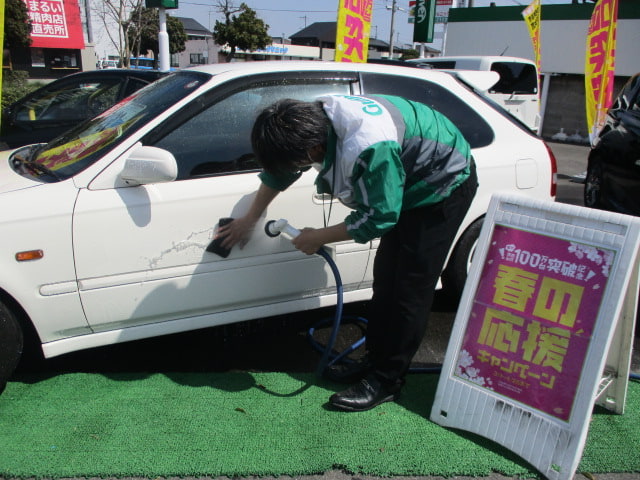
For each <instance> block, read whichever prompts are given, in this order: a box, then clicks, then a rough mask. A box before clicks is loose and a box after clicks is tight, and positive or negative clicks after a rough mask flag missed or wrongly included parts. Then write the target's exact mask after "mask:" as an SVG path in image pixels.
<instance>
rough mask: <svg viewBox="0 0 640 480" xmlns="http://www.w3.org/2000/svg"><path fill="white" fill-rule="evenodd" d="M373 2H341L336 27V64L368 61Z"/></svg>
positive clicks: (354, 0)
mask: <svg viewBox="0 0 640 480" xmlns="http://www.w3.org/2000/svg"><path fill="white" fill-rule="evenodd" d="M372 9H373V0H340V3H339V7H338V23H337V26H336V56H335V61H336V62H357V63H364V62H366V61H367V54H368V50H369V34H370V32H371V11H372Z"/></svg>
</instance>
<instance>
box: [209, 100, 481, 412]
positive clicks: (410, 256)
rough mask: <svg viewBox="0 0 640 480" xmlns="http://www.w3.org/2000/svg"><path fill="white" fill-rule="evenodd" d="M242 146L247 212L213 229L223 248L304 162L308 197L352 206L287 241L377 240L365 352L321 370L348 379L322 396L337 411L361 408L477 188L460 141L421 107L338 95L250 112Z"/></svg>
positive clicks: (379, 387)
mask: <svg viewBox="0 0 640 480" xmlns="http://www.w3.org/2000/svg"><path fill="white" fill-rule="evenodd" d="M251 141H252V146H253V150H254V153H255V155H256V157H257V160H258V162H259V163H260V164H261V166H262V167H263V169H264V171H263V172H262V173H261V174H260V178H261V181H262V184H261V186H260V188H259V189H258V192H257V194H256V196H255V198H254V200H253V202H252V204H251V206H250V208H249V211H248V212H247V213H246V214H245V215H244V216H242V217H240V218H237V219H236V220H235V221H234V222H232V223H231V224H229V225H227V226H225V227H222V228H220V230H219V236H220V237H225V238H224V240H223V242H222V243H223V245H224V246H225V247H231V246H233V245H234V244H236V243H240V244H241V245H242V244H243V243H246V241H247V240H248V238H249V236H250V233H251V231H252V229H253V227H254V225H255V223H256V222H257V221H258V220H259V218H260V217H261V215H262V213H263V212H264V211H265V209H266V208H267V206H268V205H269V204H270V203H271V201H272V200H273V199H274V198H275V197H276V196H277V195H278V194H279V193H280V192H282V191H284V190H286V189H287V188H288V187H289V186H290V185H291V184H292V183H293V182H295V181H296V180H297V179H298V178H299V177H300V175H301V174H302V172H303V171H304V170H307V169H308V168H310V167H311V166H315V167H316V168H317V169H318V170H319V174H318V178H317V180H316V186H317V189H318V193H326V194H330V195H332V196H333V197H335V198H338V199H339V200H340V201H341V202H342V203H344V204H345V205H347V206H348V207H350V208H352V209H353V211H352V212H351V213H350V214H349V215H348V216H347V217H346V218H345V219H344V221H343V222H341V223H338V224H335V225H331V226H328V227H325V228H318V229H304V230H303V231H302V233H301V234H300V235H299V236H298V237H296V238H295V239H294V240H293V244H294V245H295V247H296V248H297V249H299V250H301V251H302V252H304V253H306V254H309V255H310V254H314V253H315V252H317V251H318V249H320V248H321V247H322V246H323V245H325V244H328V243H333V242H338V241H343V240H351V239H352V240H355V241H356V242H359V243H365V242H368V241H371V240H373V239H375V238H380V244H379V247H378V251H377V254H376V258H375V263H374V281H373V297H372V300H371V306H372V309H371V314H370V315H369V323H368V327H367V339H366V347H367V352H368V353H367V355H366V356H365V359H364V360H363V361H362V362H359V363H357V364H355V365H353V366H350V367H339V366H335V367H332V371H331V372H329V373H330V376H331V378H333V379H334V380H342V381H344V382H348V383H351V382H353V383H354V385H353V386H351V387H350V388H348V389H346V390H344V391H342V392H339V393H336V394H334V395H332V396H331V398H330V399H329V401H330V403H331V404H332V405H333V406H334V407H336V408H338V409H341V410H346V411H364V410H369V409H371V408H373V407H375V406H377V405H379V404H381V403H383V402H387V401H392V400H395V399H396V398H397V397H398V395H399V392H400V389H401V387H402V385H403V384H404V377H405V375H406V373H407V371H408V369H409V366H410V363H411V360H412V358H413V356H414V354H415V352H416V351H417V349H418V347H419V346H420V343H421V340H422V337H423V336H424V333H425V330H426V326H427V320H428V316H429V313H430V310H431V304H432V301H433V295H434V291H435V288H436V285H437V281H438V278H439V276H440V273H441V271H442V268H443V265H444V262H445V260H446V257H447V254H448V252H449V250H450V248H451V245H452V243H453V241H454V238H455V235H456V232H457V230H458V228H459V226H460V224H461V223H462V221H463V219H464V217H465V215H466V212H467V210H468V208H469V206H470V204H471V201H472V199H473V197H474V195H475V192H476V189H477V177H476V172H475V165H474V163H473V159H472V157H471V152H470V147H469V144H468V143H467V141H466V140H465V139H464V137H463V136H462V134H461V133H460V131H459V130H458V129H457V128H456V127H455V126H454V125H453V124H452V123H451V122H450V121H449V120H448V119H447V118H446V117H444V116H443V115H442V114H440V113H438V112H436V111H434V110H433V109H431V108H429V107H428V106H426V105H424V104H421V103H417V102H412V101H409V100H406V99H403V98H400V97H393V96H375V97H374V96H372V97H358V96H348V95H335V96H326V97H321V98H320V99H318V101H316V102H302V101H297V100H281V101H279V102H276V103H275V104H273V105H272V106H270V107H268V108H266V109H265V110H264V111H262V112H261V113H260V115H259V116H258V118H257V120H256V122H255V124H254V127H253V131H252V138H251Z"/></svg>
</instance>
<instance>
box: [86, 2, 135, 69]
mask: <svg viewBox="0 0 640 480" xmlns="http://www.w3.org/2000/svg"><path fill="white" fill-rule="evenodd" d="M142 5H143V0H93V15H94V16H95V17H96V18H97V20H98V21H99V22H101V23H103V25H104V27H105V28H104V32H105V33H106V34H107V36H108V37H109V40H110V42H111V43H112V44H113V46H114V47H115V49H116V50H117V51H118V56H119V57H120V63H121V66H123V67H125V68H128V67H129V59H130V57H131V53H132V46H131V45H129V42H128V41H127V38H128V33H129V32H128V30H129V29H131V28H133V24H132V23H131V22H130V18H129V15H130V14H131V12H132V11H135V10H136V9H138V10H141V7H142Z"/></svg>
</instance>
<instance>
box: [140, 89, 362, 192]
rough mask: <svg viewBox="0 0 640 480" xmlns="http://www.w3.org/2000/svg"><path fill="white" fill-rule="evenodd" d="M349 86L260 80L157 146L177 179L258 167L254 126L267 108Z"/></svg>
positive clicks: (215, 104) (193, 118)
mask: <svg viewBox="0 0 640 480" xmlns="http://www.w3.org/2000/svg"><path fill="white" fill-rule="evenodd" d="M350 88H351V87H350V82H349V81H346V80H344V81H343V80H320V79H318V80H314V81H311V82H310V81H308V80H304V81H303V80H301V81H292V80H291V81H283V80H280V81H271V82H260V83H255V84H252V85H250V86H246V87H244V88H242V89H239V90H236V91H234V92H233V93H231V94H229V95H227V96H225V97H224V98H219V99H217V100H216V101H214V102H213V103H212V104H211V105H209V106H208V107H206V108H204V109H203V110H201V111H200V112H198V113H196V114H195V115H193V116H191V117H190V118H188V119H187V120H186V121H185V122H184V123H182V124H180V125H179V126H178V127H177V128H175V129H173V130H172V131H170V132H169V133H167V134H166V135H163V136H162V138H160V139H159V140H157V141H154V142H152V144H153V146H155V147H159V148H163V149H165V150H168V151H170V152H171V153H172V154H173V155H174V157H175V158H176V161H177V163H178V178H177V179H178V180H184V179H188V178H197V177H203V176H212V175H222V174H229V173H234V172H243V171H249V170H257V169H259V166H258V164H257V162H256V161H255V158H254V155H253V152H252V149H251V129H252V127H253V123H254V121H255V118H256V117H257V116H258V114H259V113H260V112H261V111H262V109H264V108H265V107H267V106H269V105H271V104H272V103H274V102H275V101H277V100H280V99H283V98H295V99H298V100H306V101H310V100H313V99H315V98H317V97H319V96H321V95H325V94H329V93H342V94H346V93H351V90H350Z"/></svg>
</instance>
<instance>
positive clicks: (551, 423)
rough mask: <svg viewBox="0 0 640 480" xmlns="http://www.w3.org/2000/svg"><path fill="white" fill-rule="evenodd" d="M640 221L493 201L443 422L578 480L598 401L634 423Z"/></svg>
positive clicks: (457, 330) (450, 365) (455, 336)
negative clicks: (628, 403) (629, 410)
mask: <svg viewBox="0 0 640 480" xmlns="http://www.w3.org/2000/svg"><path fill="white" fill-rule="evenodd" d="M639 239H640V219H637V218H635V217H630V216H626V215H619V214H615V213H610V212H603V211H599V210H592V209H587V208H583V207H576V206H573V205H566V204H560V203H553V202H541V201H534V200H531V199H528V198H524V197H519V196H513V195H496V196H494V197H493V198H492V201H491V205H490V208H489V212H488V214H487V217H486V219H485V221H484V225H483V228H482V232H481V234H480V238H479V241H478V246H477V248H476V252H475V254H474V260H473V265H472V267H471V270H470V272H469V278H468V280H467V283H466V285H465V290H464V293H463V298H462V301H461V303H460V306H459V309H458V313H457V316H456V320H455V323H454V327H453V332H452V335H451V339H450V342H449V346H448V349H447V354H446V357H445V362H444V364H443V368H442V373H441V376H440V380H439V383H438V389H437V392H436V397H435V401H434V405H433V408H432V411H431V420H433V421H434V422H436V423H438V424H441V425H443V426H446V427H451V428H457V429H462V430H467V431H470V432H473V433H476V434H478V435H482V436H484V437H486V438H489V439H491V440H493V441H495V442H497V443H499V444H501V445H503V446H504V447H506V448H508V449H510V450H512V451H513V452H514V453H516V454H518V455H520V456H521V457H522V458H524V459H525V460H526V461H528V462H529V463H530V464H531V465H533V466H534V467H535V468H537V469H538V470H539V471H540V472H541V473H542V474H543V475H545V476H546V477H547V478H549V479H552V480H565V479H566V480H568V479H571V478H572V477H573V475H574V473H575V471H576V469H577V466H578V464H579V462H580V458H581V456H582V451H583V449H584V443H585V440H586V437H587V432H588V426H589V419H590V416H591V413H592V410H593V406H594V404H596V403H598V404H600V405H603V406H604V407H605V408H608V409H610V410H613V411H615V412H617V413H623V410H624V403H625V396H626V389H627V384H628V376H629V369H630V364H631V343H632V340H633V330H634V320H635V311H636V304H637V297H638V266H637V263H638V242H639Z"/></svg>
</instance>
